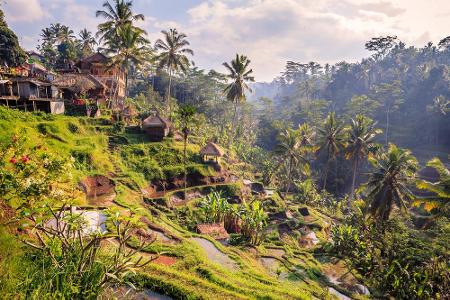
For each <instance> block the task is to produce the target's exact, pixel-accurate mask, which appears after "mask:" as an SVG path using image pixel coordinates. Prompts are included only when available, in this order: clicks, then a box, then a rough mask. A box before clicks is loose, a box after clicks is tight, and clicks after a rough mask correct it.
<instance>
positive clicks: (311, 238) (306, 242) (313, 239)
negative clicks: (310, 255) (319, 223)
mask: <svg viewBox="0 0 450 300" xmlns="http://www.w3.org/2000/svg"><path fill="white" fill-rule="evenodd" d="M299 243H300V245H302V246H303V247H306V248H309V247H313V246H315V245H317V244H318V243H319V239H318V238H317V236H316V234H315V233H314V231H311V232H309V233H307V234H306V235H304V236H302V237H301V238H300V240H299Z"/></svg>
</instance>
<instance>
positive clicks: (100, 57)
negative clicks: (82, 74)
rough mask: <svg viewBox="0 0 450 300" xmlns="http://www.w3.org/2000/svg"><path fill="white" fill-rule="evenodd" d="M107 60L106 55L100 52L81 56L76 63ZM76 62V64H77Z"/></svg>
mask: <svg viewBox="0 0 450 300" xmlns="http://www.w3.org/2000/svg"><path fill="white" fill-rule="evenodd" d="M107 60H108V57H107V56H106V55H104V54H102V53H100V52H97V53H94V54H92V55H91V56H88V57H85V58H82V59H81V60H80V61H79V62H78V63H80V62H84V63H96V62H105V61H107ZM78 63H77V64H78Z"/></svg>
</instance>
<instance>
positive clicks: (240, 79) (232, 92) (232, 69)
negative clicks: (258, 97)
mask: <svg viewBox="0 0 450 300" xmlns="http://www.w3.org/2000/svg"><path fill="white" fill-rule="evenodd" d="M250 62H251V61H250V60H249V59H248V58H247V56H245V55H239V54H236V58H235V59H233V60H232V61H231V63H230V64H228V63H227V62H225V63H223V65H224V66H225V68H227V69H228V71H229V74H228V75H227V77H228V79H231V80H232V82H231V83H230V84H229V85H228V86H227V87H226V88H225V90H224V92H225V93H226V95H227V99H228V101H231V102H232V103H234V115H233V127H234V128H236V123H237V120H236V118H237V108H238V106H239V104H240V103H241V102H244V101H245V92H246V91H249V92H251V91H252V90H251V88H250V87H249V86H248V85H247V83H248V82H254V81H255V78H254V77H253V76H251V75H250V74H252V73H253V70H252V69H249V65H250ZM230 140H231V139H230Z"/></svg>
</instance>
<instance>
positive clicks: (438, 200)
mask: <svg viewBox="0 0 450 300" xmlns="http://www.w3.org/2000/svg"><path fill="white" fill-rule="evenodd" d="M427 166H428V167H431V168H433V169H435V170H436V171H437V172H438V174H439V181H437V182H429V181H426V180H418V181H417V183H416V185H417V187H418V188H419V189H421V190H427V191H429V192H431V193H433V196H429V197H426V198H425V199H424V198H421V199H416V200H415V204H416V205H422V204H423V205H424V209H425V210H427V211H430V212H433V213H434V212H435V213H436V214H435V215H436V216H440V215H445V214H447V215H448V213H449V212H450V170H449V169H448V168H447V167H446V166H445V165H444V164H443V163H442V162H441V161H440V160H439V158H436V157H435V158H433V159H432V160H430V161H429V162H428V163H427Z"/></svg>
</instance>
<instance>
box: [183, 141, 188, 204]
mask: <svg viewBox="0 0 450 300" xmlns="http://www.w3.org/2000/svg"><path fill="white" fill-rule="evenodd" d="M187 139H188V136H187V134H185V135H184V145H183V164H184V193H183V195H184V200H186V189H187V166H186V147H187Z"/></svg>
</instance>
